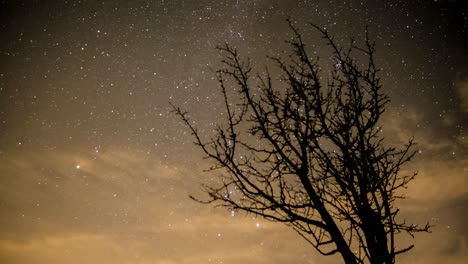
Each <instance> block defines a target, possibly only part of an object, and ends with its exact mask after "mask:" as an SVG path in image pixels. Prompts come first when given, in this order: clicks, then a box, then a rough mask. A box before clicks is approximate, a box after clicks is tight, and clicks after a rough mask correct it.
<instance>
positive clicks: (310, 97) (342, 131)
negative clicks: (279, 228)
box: [174, 21, 430, 264]
mask: <svg viewBox="0 0 468 264" xmlns="http://www.w3.org/2000/svg"><path fill="white" fill-rule="evenodd" d="M288 22H289V27H290V29H291V31H292V33H293V37H292V38H291V39H290V40H288V41H287V43H288V44H289V47H290V48H291V54H290V55H289V56H288V57H287V58H280V57H272V58H270V60H271V62H272V63H273V64H275V65H276V67H278V69H279V70H280V72H281V76H280V77H277V76H272V74H270V73H269V72H268V71H266V72H265V73H264V74H255V73H254V72H253V68H252V65H251V62H250V60H249V59H242V58H241V56H240V55H239V53H238V51H237V50H236V49H235V48H233V47H232V46H230V45H229V44H225V45H224V46H220V47H218V50H219V51H220V52H221V53H222V54H223V58H224V59H223V60H222V63H223V65H224V66H223V67H222V68H221V69H219V70H217V71H216V76H217V80H218V83H219V87H220V90H221V93H222V95H223V99H224V106H225V111H226V112H225V113H226V120H225V122H224V123H222V122H221V123H220V124H219V125H218V127H217V129H216V133H215V134H214V135H213V137H212V138H211V139H209V140H206V141H205V140H204V139H203V137H202V136H201V134H200V132H199V131H198V130H197V128H196V127H195V126H194V125H193V122H192V121H191V120H190V118H189V116H188V113H187V112H185V111H183V110H181V109H180V108H178V107H175V106H174V110H175V112H176V113H177V114H178V115H179V117H180V118H181V120H182V121H183V122H184V123H185V125H186V126H187V127H188V128H189V129H190V131H191V132H192V134H193V135H194V138H195V144H196V145H198V146H199V147H200V148H201V150H203V152H204V153H205V155H206V157H207V158H208V159H209V160H211V161H212V164H213V167H212V168H211V170H218V169H221V170H223V174H222V175H221V176H220V178H219V184H218V185H203V189H204V191H205V192H206V194H208V198H207V199H200V198H194V197H192V198H193V199H195V200H197V201H199V202H203V203H215V204H217V205H221V206H225V207H228V208H230V209H232V210H240V211H245V212H248V213H253V214H255V215H258V216H261V217H264V218H265V219H268V220H272V221H277V222H282V223H285V224H287V225H288V226H290V227H292V228H293V229H294V230H295V231H297V233H298V234H299V235H300V236H302V237H303V238H304V239H306V240H307V241H308V242H309V243H310V244H311V245H312V246H313V247H314V248H315V249H316V250H317V251H318V252H320V253H321V254H323V255H333V254H340V255H341V256H342V259H343V260H344V262H345V263H347V264H351V263H373V264H378V263H382V264H383V263H386V264H388V263H395V256H397V255H398V254H401V253H404V252H406V251H408V250H410V249H411V248H412V247H413V245H409V246H408V245H407V246H404V247H399V246H398V245H397V244H396V238H395V237H396V235H398V234H400V233H407V234H409V235H410V236H413V234H414V233H415V232H422V231H424V232H428V231H429V228H430V227H429V225H427V224H426V225H425V226H422V227H418V226H417V225H414V224H408V223H406V222H405V221H404V220H403V219H401V218H400V217H398V216H399V215H398V214H399V211H400V210H399V209H398V207H397V205H396V202H397V201H398V200H399V199H401V198H403V196H402V192H401V190H402V189H404V188H405V187H406V186H407V185H408V184H409V183H410V182H411V181H412V180H413V179H414V177H415V176H416V174H415V173H414V174H405V173H402V172H401V167H402V166H403V165H405V164H406V163H408V162H410V161H411V159H412V158H413V156H414V155H415V151H414V148H413V147H414V145H415V143H414V142H413V140H412V139H409V140H408V142H407V143H406V144H404V145H402V146H400V147H399V148H397V147H393V146H388V145H387V144H386V143H385V142H384V141H385V140H384V138H383V135H382V133H381V130H382V125H383V124H381V122H380V121H381V116H382V114H383V113H384V112H385V107H386V106H387V104H388V103H389V97H388V95H386V94H385V93H383V91H382V85H381V82H380V78H379V68H378V67H377V66H376V65H375V58H374V55H375V44H374V42H372V41H371V40H370V38H369V35H368V34H367V32H366V38H365V41H364V44H363V45H362V46H360V45H358V44H356V42H355V41H354V40H351V42H350V44H349V46H348V47H346V48H343V47H341V46H340V45H338V44H337V42H336V41H335V39H334V38H333V37H332V36H331V34H330V33H329V32H328V31H327V30H325V29H323V28H321V27H319V26H317V25H314V24H311V25H310V26H311V27H312V28H314V29H315V30H316V31H317V32H318V33H319V34H320V35H321V37H322V38H323V40H324V42H325V44H326V45H327V46H328V47H329V50H330V52H331V60H330V63H331V64H332V65H334V67H331V70H330V72H327V73H326V74H324V72H323V69H322V68H321V67H320V65H319V60H318V58H313V57H311V56H310V51H309V50H308V47H306V44H305V43H304V41H303V39H304V38H303V36H302V34H301V33H300V32H299V30H298V29H297V28H296V27H295V26H294V25H293V23H292V22H290V21H288ZM357 57H359V58H361V57H365V58H366V59H365V61H363V60H362V59H357ZM233 91H235V92H233ZM233 94H234V96H233Z"/></svg>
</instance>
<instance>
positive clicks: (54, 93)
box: [0, 0, 468, 264]
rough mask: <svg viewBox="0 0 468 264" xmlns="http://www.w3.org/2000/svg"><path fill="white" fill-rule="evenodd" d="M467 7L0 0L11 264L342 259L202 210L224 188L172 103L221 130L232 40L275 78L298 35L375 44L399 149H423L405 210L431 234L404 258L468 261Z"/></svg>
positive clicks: (0, 143)
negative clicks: (404, 145) (412, 143)
mask: <svg viewBox="0 0 468 264" xmlns="http://www.w3.org/2000/svg"><path fill="white" fill-rule="evenodd" d="M463 2H464V1H463V0H459V1H455V0H437V1H432V0H415V1H406V0H401V1H377V0H375V1H372V0H362V1H354V0H348V1H328V0H326V1H325V0H310V1H306V0H304V1H298V0H290V1H286V0H285V1H274V0H237V1H236V0H216V1H215V0H209V1H208V0H200V1H195V0H186V1H182V0H160V1H149V0H133V1H121V0H116V1H107V0H104V1H86V0H82V1H45V0H34V1H33V0H31V1H8V0H6V1H0V215H1V217H0V262H1V263H5V264H10V263H15V264H18V263H24V264H29V263H48V264H56V263H122V264H127V263H129V264H130V263H141V264H146V263H155V264H173V263H190V264H198V263H224V264H238V263H245V264H251V263H252V264H253V263H256V264H262V263H270V264H286V263H310V264H313V263H330V264H331V263H340V262H339V260H338V261H337V259H335V258H333V257H331V258H329V257H325V258H323V257H321V256H320V255H318V254H317V253H315V252H314V250H313V249H312V248H311V247H310V246H309V245H308V244H307V243H306V242H305V241H304V240H302V239H301V238H300V237H299V236H297V235H296V233H294V231H292V230H289V229H287V228H286V227H284V226H282V225H281V224H276V223H272V222H267V221H265V220H263V219H259V218H255V217H254V216H252V215H247V216H245V215H243V214H240V213H239V214H237V213H232V212H230V211H226V210H225V209H220V208H217V209H216V208H211V207H207V206H202V205H200V204H197V203H195V202H193V201H192V200H190V199H189V198H188V196H189V195H190V194H198V195H200V194H201V193H200V189H199V185H200V184H201V183H203V182H205V183H206V182H215V181H216V175H213V174H206V173H204V172H203V170H204V169H206V168H208V166H209V164H207V161H206V160H204V159H202V157H203V156H202V153H201V152H200V151H199V150H198V149H197V148H196V147H195V146H193V144H192V141H193V139H192V138H191V137H190V133H189V132H188V130H187V129H186V128H185V127H184V126H183V125H182V124H181V122H180V120H179V119H178V118H177V117H176V116H175V115H174V114H173V113H171V112H170V111H171V107H170V104H169V102H172V103H174V104H176V105H179V106H181V107H182V108H184V109H186V110H189V111H190V112H191V115H192V117H193V119H194V120H196V122H197V126H198V127H199V129H200V131H202V133H203V134H204V135H206V136H209V135H210V134H211V133H213V132H212V131H213V129H214V128H215V124H216V122H218V121H219V120H220V118H221V117H222V101H221V97H220V92H219V89H217V83H216V80H215V78H214V77H215V76H214V75H213V74H212V72H211V70H210V68H214V69H216V68H217V67H218V66H219V65H220V63H219V61H220V59H221V57H220V55H219V53H218V52H217V51H216V50H215V46H216V45H220V44H223V43H225V42H228V43H230V44H232V45H234V46H236V47H237V48H238V50H239V51H240V53H241V54H242V55H243V56H245V57H247V56H248V57H250V58H251V59H252V61H253V63H254V64H255V66H256V67H257V70H261V69H262V67H264V66H268V65H269V63H270V62H269V61H268V60H267V59H265V57H266V56H268V55H273V56H275V55H278V54H281V52H282V51H283V50H284V49H285V48H286V45H285V43H284V40H286V39H287V38H288V37H289V36H291V32H289V31H288V27H287V23H286V21H285V20H286V18H288V17H291V19H292V20H293V21H294V22H295V25H296V26H297V27H298V28H299V29H300V30H301V32H303V33H304V37H305V39H306V41H307V43H308V44H309V46H308V47H309V48H310V50H311V52H315V54H317V56H320V58H321V60H323V61H324V62H326V61H327V60H328V59H329V58H330V54H329V53H327V52H328V51H329V50H328V49H327V48H325V47H324V45H323V41H322V40H321V39H320V37H319V35H318V34H317V33H316V32H315V31H314V30H313V29H312V27H310V26H308V25H307V23H309V22H313V23H315V24H318V25H321V26H323V27H326V28H327V29H328V30H329V31H330V32H331V33H332V34H333V35H335V36H336V39H337V41H338V42H340V43H347V41H348V39H349V38H350V37H352V36H354V37H355V38H356V39H357V40H358V41H359V40H362V39H363V36H364V32H365V28H366V26H368V28H369V31H370V34H371V38H373V39H374V40H375V41H376V43H377V54H376V56H377V63H378V66H379V67H381V68H382V69H383V70H382V72H381V78H382V81H383V84H384V89H385V92H386V93H388V94H389V95H390V98H391V99H392V102H391V103H390V105H389V106H388V107H387V111H386V112H385V115H384V117H383V121H382V123H383V124H382V125H383V127H384V130H385V133H386V135H387V140H388V142H392V143H401V142H405V141H406V140H407V139H409V138H410V137H412V136H414V137H415V139H416V141H417V142H418V143H419V145H418V150H419V151H418V152H419V153H418V155H417V157H416V158H415V160H414V162H413V163H411V166H408V167H405V169H406V170H408V171H419V176H418V178H417V179H416V180H415V181H414V182H413V183H412V184H411V185H410V187H409V188H408V190H407V192H406V195H407V196H408V199H407V200H405V201H403V202H402V203H401V204H400V206H401V208H402V211H404V216H405V217H406V218H407V219H408V221H412V222H413V221H414V222H419V223H422V224H424V223H425V221H430V222H431V223H432V224H434V225H436V226H435V227H434V229H433V233H432V234H421V235H419V236H417V237H416V239H415V243H416V247H415V249H413V250H412V251H411V252H410V253H407V254H405V255H404V256H403V257H401V259H400V260H401V263H440V262H441V261H445V262H446V263H460V264H461V263H466V261H467V260H468V228H467V227H466V225H465V224H464V223H465V222H466V216H467V215H468V188H467V186H468V183H467V179H468V176H467V173H468V172H467V170H468V138H465V136H466V133H467V128H468V127H467V126H468V63H467V62H468V48H467V47H468V9H467V8H466V6H465V5H464V4H463Z"/></svg>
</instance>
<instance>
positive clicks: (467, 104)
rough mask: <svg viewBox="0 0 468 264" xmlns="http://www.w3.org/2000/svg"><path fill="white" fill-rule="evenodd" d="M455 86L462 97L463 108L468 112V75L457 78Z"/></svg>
mask: <svg viewBox="0 0 468 264" xmlns="http://www.w3.org/2000/svg"><path fill="white" fill-rule="evenodd" d="M454 87H455V91H456V92H457V93H458V96H459V98H460V102H461V107H462V110H463V111H465V113H468V77H465V78H462V79H458V80H456V81H455V83H454Z"/></svg>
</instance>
